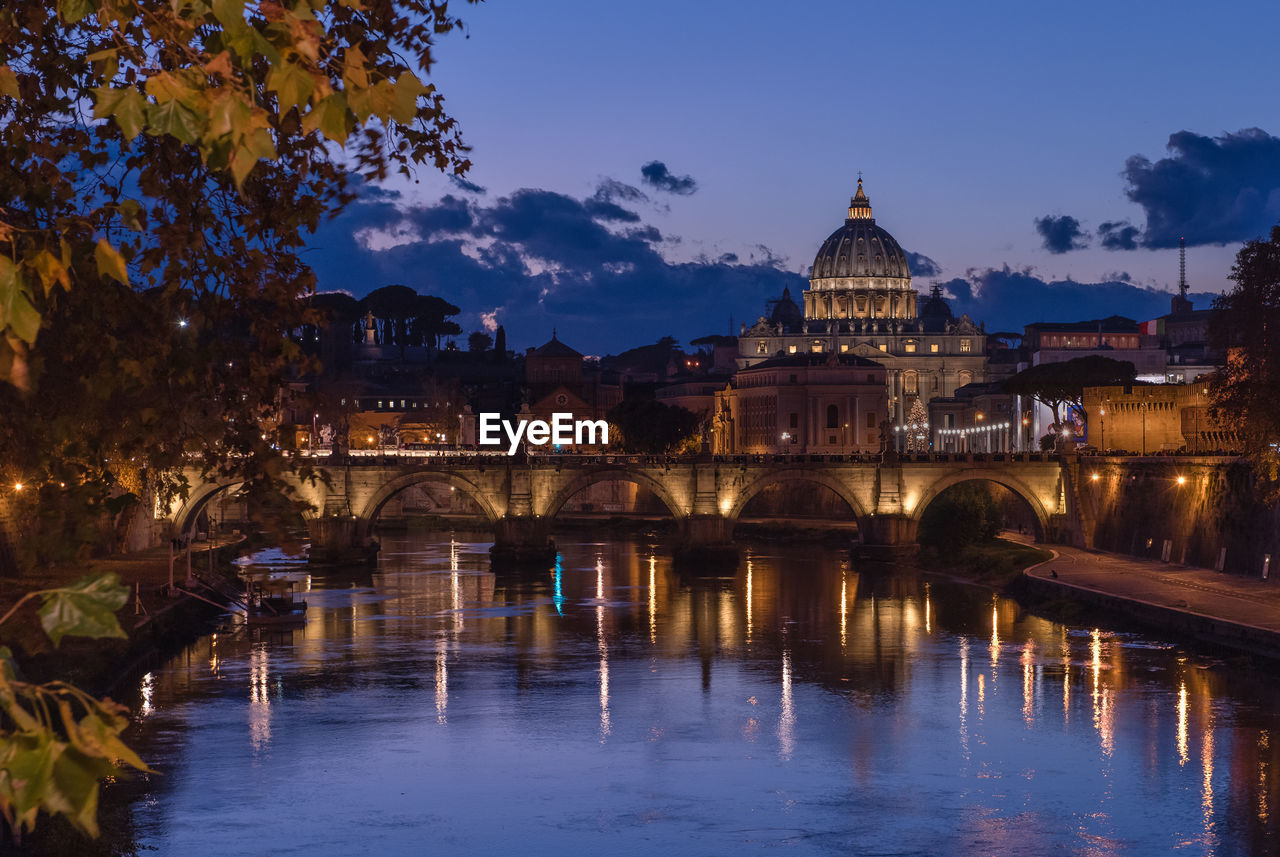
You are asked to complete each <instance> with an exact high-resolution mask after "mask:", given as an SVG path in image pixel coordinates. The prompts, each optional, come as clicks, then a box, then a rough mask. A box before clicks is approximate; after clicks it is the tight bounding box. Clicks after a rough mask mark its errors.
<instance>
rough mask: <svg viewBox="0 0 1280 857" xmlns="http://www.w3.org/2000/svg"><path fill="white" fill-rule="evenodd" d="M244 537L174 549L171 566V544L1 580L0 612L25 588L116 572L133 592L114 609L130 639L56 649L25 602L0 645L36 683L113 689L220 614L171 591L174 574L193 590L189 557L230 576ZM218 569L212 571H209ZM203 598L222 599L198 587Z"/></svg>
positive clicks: (70, 642)
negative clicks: (56, 681)
mask: <svg viewBox="0 0 1280 857" xmlns="http://www.w3.org/2000/svg"><path fill="white" fill-rule="evenodd" d="M243 542H244V539H243V538H242V537H240V536H236V537H228V538H222V539H217V540H215V541H214V542H213V543H212V544H210V543H208V542H201V543H197V544H195V545H194V546H193V549H192V550H191V551H190V553H189V554H188V552H186V551H180V552H177V553H176V554H175V556H174V557H173V562H172V572H171V564H170V554H169V548H168V546H167V545H166V546H163V547H157V548H151V549H149V550H145V551H139V552H137V553H133V554H129V555H126V556H115V557H108V558H101V559H92V560H86V561H84V562H79V563H74V564H72V563H68V564H65V565H58V566H53V567H50V568H44V569H38V570H35V571H32V572H29V573H26V574H24V575H22V576H21V577H18V578H5V579H3V580H0V612H3V611H5V610H8V609H9V607H10V606H12V605H13V604H14V603H16V602H17V601H18V600H19V599H20V598H22V596H24V595H25V594H26V593H28V592H31V591H34V590H40V589H52V588H56V587H59V586H66V585H67V584H70V583H73V582H74V581H76V580H79V579H81V578H83V577H88V576H96V575H104V574H115V575H116V576H117V577H118V578H119V580H120V582H121V584H123V585H124V586H126V587H128V589H129V592H130V595H129V599H128V601H127V602H126V603H125V605H124V606H123V607H122V608H121V609H120V610H119V611H117V613H116V618H117V620H118V621H119V622H120V627H121V628H122V629H123V630H124V632H125V634H126V635H127V637H126V638H124V639H109V638H107V639H87V638H78V637H67V638H65V639H64V640H63V641H62V644H61V645H60V646H58V647H57V648H56V649H55V648H54V647H53V646H52V645H51V643H50V642H49V640H48V638H47V637H45V635H44V632H43V631H42V630H41V628H40V623H39V619H38V616H37V614H36V606H37V605H36V604H28V605H26V606H24V607H23V608H22V609H21V610H19V612H18V613H17V614H15V615H14V616H13V618H12V619H10V620H9V621H8V622H6V623H5V626H4V627H3V628H0V643H3V644H4V645H7V646H9V647H10V648H11V649H12V650H13V652H14V656H15V658H16V660H17V661H18V663H19V665H20V666H21V667H22V669H23V671H24V673H25V674H26V675H27V677H28V678H29V679H31V680H33V681H50V680H54V679H59V680H63V681H67V682H70V683H72V684H75V685H77V686H79V687H83V688H85V689H86V690H89V691H91V692H93V693H96V694H99V695H102V694H109V693H111V692H112V691H113V690H114V689H115V688H116V686H117V685H118V684H119V683H120V682H121V681H122V680H123V679H125V678H127V677H129V676H131V675H134V674H136V673H137V672H138V671H140V670H142V669H145V668H146V665H147V664H148V663H151V662H153V661H155V660H156V659H157V658H159V657H161V656H162V655H163V654H164V653H165V652H167V651H171V650H173V649H175V648H177V647H180V646H181V645H184V644H186V643H187V642H189V641H190V639H191V636H192V634H193V633H194V632H195V631H196V630H197V629H198V628H200V627H202V626H203V624H204V623H205V622H206V621H208V620H209V619H211V618H212V617H213V616H216V615H217V614H218V613H219V612H221V608H220V607H217V606H216V605H215V604H212V603H209V601H206V600H202V598H197V597H192V596H191V595H187V594H182V593H178V594H175V595H170V594H169V583H170V579H171V573H172V580H173V582H174V583H175V584H176V586H177V588H178V589H181V590H187V589H189V587H188V586H187V585H186V583H187V569H188V560H190V567H191V570H192V572H193V573H194V574H195V575H196V576H197V577H199V578H200V579H204V580H210V581H211V582H214V583H215V585H217V582H218V581H227V580H228V579H229V578H228V576H229V575H231V572H230V571H229V562H230V560H231V559H234V558H235V556H236V555H237V554H238V553H239V551H240V548H241V546H242V544H243ZM210 569H212V571H210ZM191 588H194V589H196V590H197V591H198V592H199V593H200V595H201V596H202V597H203V598H206V599H209V600H210V601H215V602H216V601H218V599H217V598H216V597H215V596H214V594H213V593H212V592H210V591H208V590H206V589H203V588H201V587H199V586H197V587H191Z"/></svg>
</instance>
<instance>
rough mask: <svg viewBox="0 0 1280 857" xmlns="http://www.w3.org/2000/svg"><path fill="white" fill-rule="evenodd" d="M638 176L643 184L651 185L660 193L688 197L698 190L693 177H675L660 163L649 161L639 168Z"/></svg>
mask: <svg viewBox="0 0 1280 857" xmlns="http://www.w3.org/2000/svg"><path fill="white" fill-rule="evenodd" d="M640 175H641V176H642V177H643V178H644V182H645V184H648V185H652V186H653V187H655V188H657V189H658V190H661V191H666V192H667V193H674V194H678V195H680V196H689V195H690V194H692V193H695V192H696V191H697V190H698V183H697V182H696V181H694V180H693V176H675V175H672V174H671V171H670V170H668V169H667V165H666V164H664V163H662V161H650V162H649V163H647V164H645V165H644V166H643V167H641V168H640Z"/></svg>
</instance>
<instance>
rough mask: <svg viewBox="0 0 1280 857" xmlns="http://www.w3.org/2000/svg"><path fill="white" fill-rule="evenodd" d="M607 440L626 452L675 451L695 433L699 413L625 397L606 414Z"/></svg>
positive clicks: (647, 400)
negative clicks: (610, 428) (618, 444)
mask: <svg viewBox="0 0 1280 857" xmlns="http://www.w3.org/2000/svg"><path fill="white" fill-rule="evenodd" d="M608 420H609V423H610V424H611V425H612V426H613V427H614V429H615V430H613V431H611V432H610V440H611V441H612V442H614V443H618V442H619V441H618V440H617V438H616V435H618V434H621V441H620V443H621V446H622V449H623V450H624V451H625V452H631V453H649V454H661V453H667V452H674V451H676V450H677V449H679V448H680V447H681V446H682V445H684V444H685V443H686V442H687V441H688V440H689V439H690V438H693V437H695V436H696V435H697V434H698V423H699V421H698V415H697V414H694V413H691V412H690V411H687V410H685V409H684V408H681V407H673V406H669V405H664V404H662V403H661V402H658V401H654V400H653V399H624V400H623V401H622V402H621V403H619V404H618V405H617V406H615V407H614V408H612V409H611V410H610V411H609V413H608Z"/></svg>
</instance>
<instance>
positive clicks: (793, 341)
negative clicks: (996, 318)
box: [738, 179, 987, 443]
mask: <svg viewBox="0 0 1280 857" xmlns="http://www.w3.org/2000/svg"><path fill="white" fill-rule="evenodd" d="M802 304H803V306H800V305H797V304H796V303H795V301H794V300H793V299H792V297H791V294H790V290H784V291H783V294H782V296H781V297H780V298H778V299H777V300H775V301H770V303H769V306H768V307H767V311H768V315H764V316H760V318H759V319H758V320H757V321H756V322H755V323H754V324H752V325H749V326H748V325H745V324H744V325H742V328H741V336H739V338H738V365H739V367H740V368H742V369H748V368H751V367H754V366H758V365H760V364H761V363H763V362H767V361H770V360H774V359H777V358H779V357H789V356H794V355H805V354H823V353H826V352H835V353H837V354H841V355H851V356H854V357H860V358H863V359H866V360H872V361H874V362H875V363H877V364H880V365H881V366H882V367H883V368H884V370H885V389H884V391H883V393H882V395H883V398H884V400H885V408H886V409H887V410H885V411H883V412H887V413H888V414H889V421H890V423H892V424H895V425H904V424H905V422H906V418H907V414H908V413H909V411H910V410H911V406H912V404H913V403H914V402H915V401H916V400H921V401H924V402H926V403H927V402H928V401H929V400H930V399H932V398H934V397H935V396H950V395H952V394H953V393H954V392H955V391H956V390H957V389H959V388H960V387H963V386H965V385H966V384H971V383H973V382H982V381H985V380H987V375H986V371H987V370H986V366H987V357H986V334H985V332H984V331H983V329H982V327H981V326H980V325H978V324H975V323H974V322H973V321H972V320H970V319H969V317H968V316H967V315H963V316H961V317H960V318H959V319H956V318H954V317H953V316H952V313H951V309H950V307H949V306H948V305H947V302H946V300H945V299H944V298H943V297H942V293H941V290H940V289H938V288H936V287H935V288H934V289H933V292H932V294H931V296H930V297H929V298H928V299H927V300H925V301H924V302H923V303H922V302H921V301H920V299H919V295H918V293H917V291H916V290H915V289H914V288H912V284H911V268H910V265H909V264H908V262H907V255H906V253H905V252H904V251H903V249H902V247H901V246H900V245H899V244H898V242H897V241H896V240H895V239H894V237H893V236H892V235H890V234H889V233H888V232H887V231H886V230H885V229H884V228H883V227H881V226H878V225H877V224H876V221H875V218H873V217H872V214H871V200H870V199H868V197H867V195H866V193H865V191H864V190H863V187H862V179H858V190H857V193H856V194H855V195H854V197H853V198H852V199H851V200H850V201H849V210H848V218H847V219H846V220H845V222H844V225H843V226H841V227H840V228H839V229H837V230H836V231H835V232H833V233H831V235H830V236H829V237H828V238H827V239H826V240H825V241H824V242H823V243H822V245H821V247H819V248H818V253H817V256H816V257H815V258H814V262H813V268H812V271H811V272H810V276H809V288H808V289H806V290H805V292H804V294H803V296H802ZM859 442H860V443H862V442H863V439H861V438H860V439H859Z"/></svg>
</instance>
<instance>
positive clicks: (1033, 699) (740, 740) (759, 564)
mask: <svg viewBox="0 0 1280 857" xmlns="http://www.w3.org/2000/svg"><path fill="white" fill-rule="evenodd" d="M480 538H482V537H480V536H474V535H473V536H470V537H468V536H466V535H464V534H455V535H454V536H452V537H451V536H450V535H449V534H447V533H446V534H440V533H420V534H400V535H391V536H387V537H385V538H384V550H383V554H382V557H381V560H380V562H379V564H378V567H377V569H376V570H373V571H369V570H364V571H361V570H356V569H352V570H341V571H330V572H327V573H323V574H321V573H312V574H310V575H307V574H306V571H307V569H306V567H305V566H301V567H299V568H297V569H296V571H297V573H298V575H299V580H300V582H302V583H303V585H305V586H309V591H307V593H306V599H307V601H308V603H309V607H310V609H309V618H308V621H307V623H306V625H305V627H302V628H299V629H297V630H293V631H280V630H275V631H265V630H261V629H250V628H246V627H245V626H243V625H242V624H239V623H237V622H234V621H233V622H229V623H227V624H224V625H223V626H222V627H221V628H220V630H219V631H218V632H217V633H216V634H211V635H209V636H205V637H203V638H202V639H200V640H199V641H198V642H196V643H194V644H193V645H191V646H190V647H189V648H187V649H186V650H185V651H183V652H182V653H180V654H179V655H178V656H177V657H175V658H173V659H171V660H170V661H168V662H167V663H165V664H164V665H162V666H160V667H158V668H157V669H155V670H153V671H152V672H150V673H148V674H147V675H146V676H145V677H143V678H142V679H141V681H140V682H138V683H137V687H136V689H135V690H136V696H135V697H134V698H132V699H128V700H126V701H127V702H129V703H130V704H132V705H133V706H135V708H136V709H137V711H138V721H139V722H138V724H137V726H136V728H135V730H134V732H133V733H132V739H133V741H134V743H135V744H137V745H138V746H139V747H140V748H141V751H142V754H143V755H144V757H145V758H146V759H148V760H149V761H150V762H151V763H152V765H153V766H154V767H155V768H156V769H157V771H158V772H159V773H158V774H156V775H153V776H149V777H144V778H141V779H140V780H135V781H134V782H132V783H127V784H123V785H118V786H113V787H111V788H110V789H109V790H108V791H109V792H110V794H108V796H107V798H106V800H105V806H106V808H105V809H104V814H105V815H108V816H112V817H115V818H116V821H115V822H113V823H111V824H110V825H109V828H110V829H109V830H108V833H107V836H108V840H107V842H111V841H112V840H111V837H116V840H117V841H115V842H114V844H113V847H114V848H117V849H122V850H125V851H126V852H127V851H130V850H133V849H135V848H136V849H137V850H138V851H139V852H140V853H156V854H161V855H181V857H200V855H211V857H212V855H217V857H228V855H259V854H261V855H267V854H270V855H291V854H297V855H308V857H318V856H319V855H359V854H371V855H454V854H458V855H464V854H465V855H509V854H519V855H577V854H584V855H585V854H600V855H606V854H607V855H623V854H662V855H686V854H687V855H718V854H724V855H739V854H749V853H787V854H803V855H807V854H874V855H890V854H893V855H911V854H918V855H968V854H1015V853H1016V854H1023V855H1041V854H1043V855H1066V854H1079V855H1109V854H1124V855H1147V854H1151V855H1164V854H1186V855H1236V854H1274V853H1276V852H1277V851H1278V850H1280V831H1278V830H1277V822H1276V818H1275V813H1276V811H1277V809H1280V807H1277V805H1276V802H1277V800H1280V787H1278V774H1277V771H1278V769H1280V754H1278V752H1277V749H1276V747H1277V744H1278V743H1280V705H1278V704H1277V703H1278V702H1280V681H1277V678H1276V675H1275V672H1274V671H1271V670H1269V669H1268V668H1267V667H1253V668H1250V667H1249V666H1248V665H1247V664H1245V665H1241V664H1228V663H1224V662H1222V661H1219V660H1215V659H1213V658H1210V657H1207V656H1205V655H1203V654H1196V653H1193V652H1189V651H1188V650H1186V649H1185V648H1183V647H1180V646H1178V645H1175V644H1172V643H1169V642H1166V641H1160V640H1157V639H1152V638H1151V637H1148V636H1143V635H1137V634H1127V633H1120V632H1117V631H1107V630H1099V629H1095V628H1092V627H1090V626H1088V625H1079V626H1065V625H1061V624H1056V623H1054V622H1050V621H1046V620H1044V619H1041V618H1037V617H1036V616H1034V615H1031V614H1028V613H1026V612H1025V611H1023V610H1022V609H1021V608H1020V607H1019V606H1018V605H1017V604H1016V603H1014V602H1012V601H1008V600H1004V599H1001V598H997V597H994V596H993V595H992V594H991V593H990V592H988V591H985V590H982V589H979V588H976V587H971V586H966V585H963V584H959V583H955V582H951V581H948V580H946V579H943V578H930V577H927V576H922V575H919V574H916V573H912V572H909V571H904V570H897V571H891V570H890V571H886V570H884V569H883V568H881V569H880V570H876V571H873V570H869V569H867V568H859V567H858V566H856V565H854V564H852V563H850V562H849V561H848V558H847V555H846V554H843V553H842V552H840V551H837V550H832V549H826V548H817V547H806V546H796V545H785V546H778V545H769V544H748V545H746V546H745V548H744V556H746V557H747V560H746V561H745V562H744V563H743V564H742V565H741V567H740V568H739V570H738V572H737V573H736V575H734V576H732V577H729V578H724V579H706V578H690V577H687V576H681V575H679V574H677V573H676V572H675V571H674V570H673V569H672V567H671V563H670V560H669V558H668V554H667V552H665V551H664V548H663V547H662V546H661V545H656V546H655V545H652V544H649V543H648V542H646V541H645V540H644V539H643V538H640V539H635V538H629V537H623V538H610V539H609V540H607V541H603V542H595V541H591V540H589V539H587V538H585V537H584V536H582V535H576V536H574V535H569V536H561V538H560V542H561V553H560V558H559V560H558V562H557V564H556V568H555V570H554V571H548V572H546V573H534V574H525V575H510V576H503V575H498V576H495V575H494V574H493V573H491V572H490V571H489V563H488V555H487V548H488V543H487V542H485V541H482V540H479V539H480ZM260 559H261V560H262V561H264V562H266V563H268V564H269V565H270V564H273V563H274V566H275V567H276V568H277V569H279V568H286V567H287V563H284V562H283V561H281V560H280V559H279V558H275V559H273V558H272V556H271V555H270V554H269V553H268V554H266V555H264V556H262V557H260Z"/></svg>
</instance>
